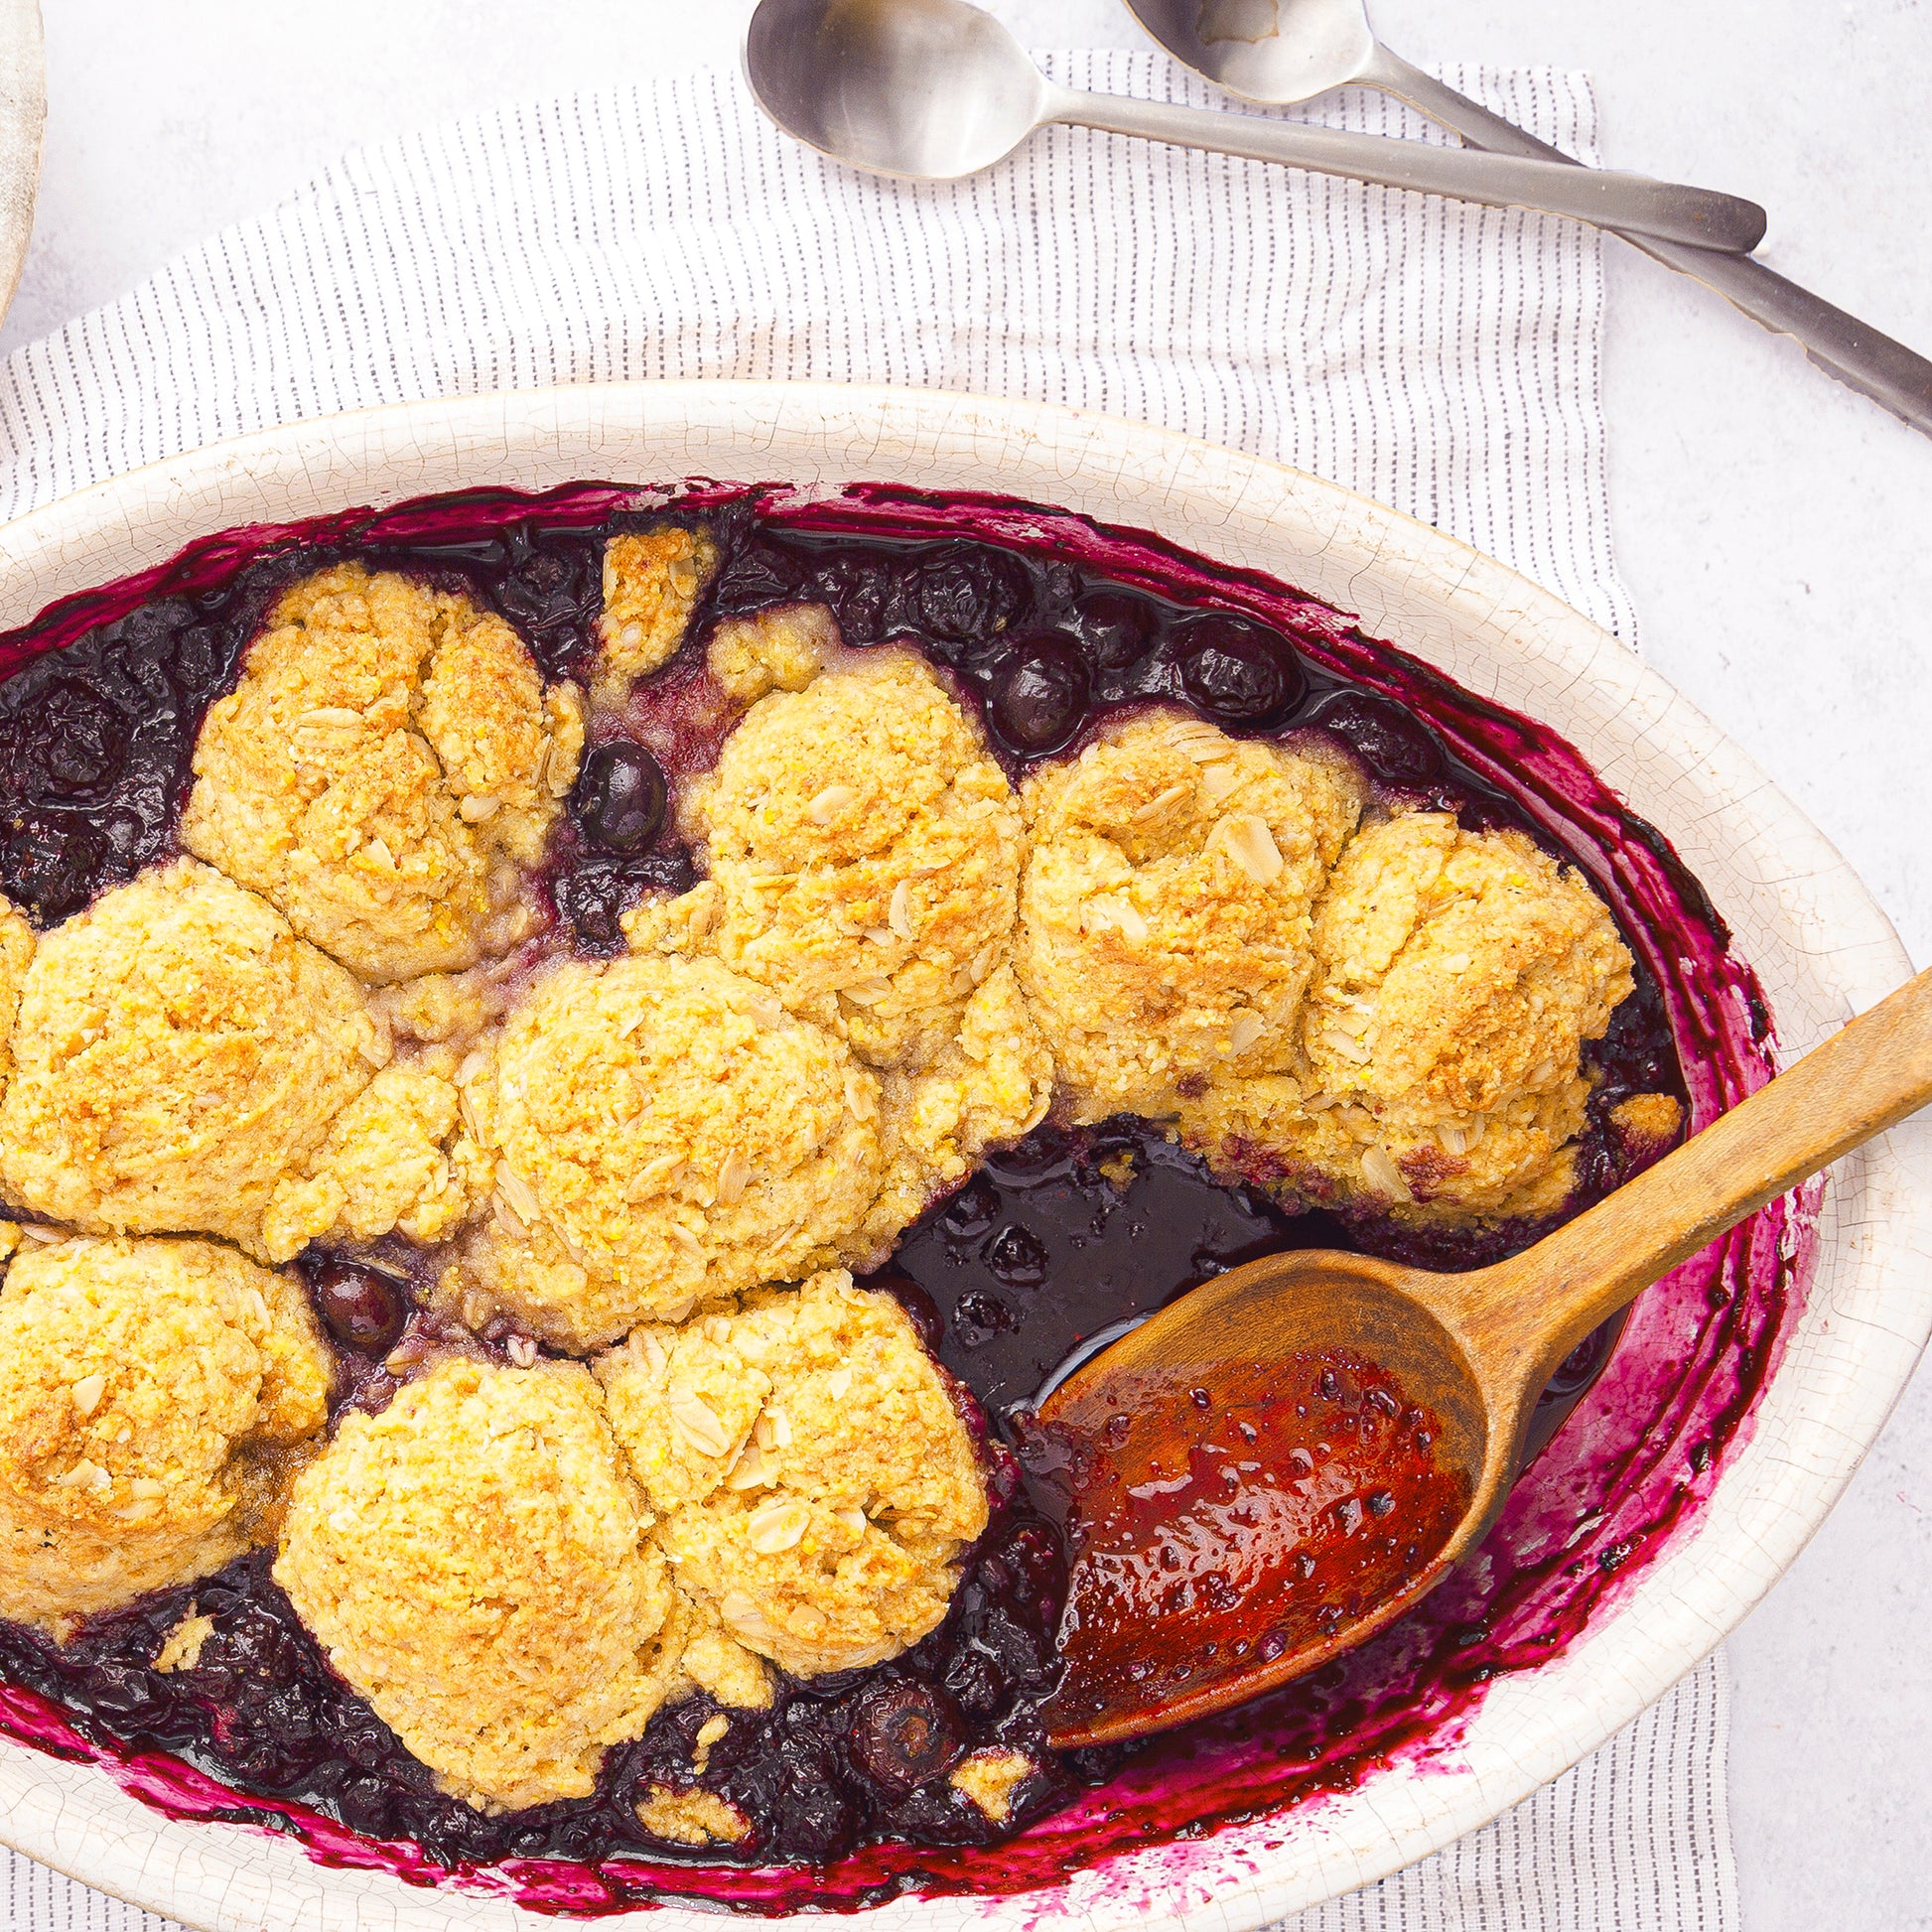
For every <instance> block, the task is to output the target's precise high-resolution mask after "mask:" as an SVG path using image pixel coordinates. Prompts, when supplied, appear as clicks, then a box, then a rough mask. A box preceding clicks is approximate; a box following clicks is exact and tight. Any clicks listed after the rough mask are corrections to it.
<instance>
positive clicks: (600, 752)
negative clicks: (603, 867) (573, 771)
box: [570, 738, 669, 859]
mask: <svg viewBox="0 0 1932 1932" xmlns="http://www.w3.org/2000/svg"><path fill="white" fill-rule="evenodd" d="M668 797H669V793H668V790H667V788H666V786H665V783H664V769H663V766H662V765H660V764H659V763H658V762H657V760H656V759H654V758H652V757H651V755H650V754H649V753H648V752H647V751H645V750H644V748H643V747H642V746H641V745H638V744H634V743H633V742H632V741H631V740H629V739H627V738H619V739H614V740H613V741H612V742H611V743H610V744H608V745H600V746H599V747H598V748H597V749H596V751H594V752H593V753H591V755H590V757H589V758H587V759H585V760H584V768H583V770H581V771H580V772H579V773H578V774H577V783H576V785H575V786H574V787H573V788H572V790H571V794H570V810H571V816H572V817H573V818H575V819H576V821H577V823H578V825H579V826H580V827H581V828H582V829H583V833H584V841H585V843H586V844H587V845H591V846H594V847H596V849H597V850H598V851H600V852H611V853H615V854H617V856H618V857H619V858H621V859H628V858H633V857H634V856H635V855H636V854H638V853H640V852H642V851H643V850H644V849H645V848H646V847H647V846H648V845H649V844H650V842H651V840H653V839H654V838H656V836H657V835H658V833H659V832H660V831H662V830H663V828H664V808H665V805H666V803H667V802H668Z"/></svg>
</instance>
